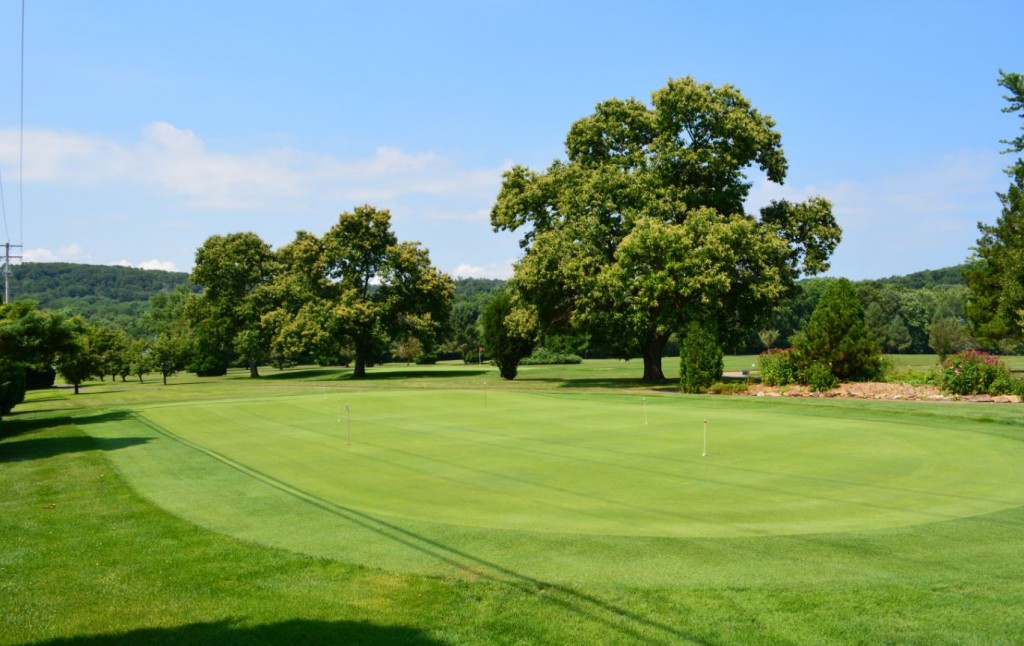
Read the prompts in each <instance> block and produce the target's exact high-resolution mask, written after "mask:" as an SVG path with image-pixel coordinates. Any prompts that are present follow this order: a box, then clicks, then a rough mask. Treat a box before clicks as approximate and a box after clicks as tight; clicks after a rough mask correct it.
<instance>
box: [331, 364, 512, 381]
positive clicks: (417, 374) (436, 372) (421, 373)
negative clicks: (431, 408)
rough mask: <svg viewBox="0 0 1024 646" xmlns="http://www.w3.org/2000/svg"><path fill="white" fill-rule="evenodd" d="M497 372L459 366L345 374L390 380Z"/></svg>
mask: <svg viewBox="0 0 1024 646" xmlns="http://www.w3.org/2000/svg"><path fill="white" fill-rule="evenodd" d="M492 374H495V373H494V371H493V370H489V369H487V368H468V369H463V368H459V369H458V370H452V369H445V368H434V369H431V368H427V369H423V368H413V367H410V368H409V369H408V370H388V371H387V372H375V371H374V370H373V369H372V368H370V369H368V370H367V371H366V375H365V376H363V377H353V376H352V375H351V374H348V375H344V376H343V378H344V379H345V380H346V381H388V380H391V379H424V378H434V379H462V378H464V377H479V376H481V375H492Z"/></svg>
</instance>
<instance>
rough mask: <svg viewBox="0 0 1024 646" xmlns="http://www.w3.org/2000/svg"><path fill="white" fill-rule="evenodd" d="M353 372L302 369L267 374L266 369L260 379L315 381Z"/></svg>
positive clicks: (345, 369) (261, 372)
mask: <svg viewBox="0 0 1024 646" xmlns="http://www.w3.org/2000/svg"><path fill="white" fill-rule="evenodd" d="M348 372H351V370H350V369H348V368H300V369H298V370H290V369H287V368H286V369H284V370H275V371H274V372H267V371H266V370H265V369H264V370H260V377H259V378H260V379H270V380H279V381H289V380H292V379H313V378H317V377H320V378H323V377H341V376H344V375H345V374H346V373H348Z"/></svg>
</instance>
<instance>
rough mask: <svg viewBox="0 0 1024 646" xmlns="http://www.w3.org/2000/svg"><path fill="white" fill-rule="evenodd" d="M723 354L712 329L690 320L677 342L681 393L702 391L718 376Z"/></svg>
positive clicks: (721, 367)
mask: <svg viewBox="0 0 1024 646" xmlns="http://www.w3.org/2000/svg"><path fill="white" fill-rule="evenodd" d="M723 366H724V353H723V352H722V348H721V346H719V345H718V338H717V337H716V335H715V333H714V331H713V329H712V328H711V327H710V326H708V325H705V324H702V323H700V322H699V321H691V322H690V324H689V325H687V326H686V330H684V332H683V338H682V340H681V342H680V344H679V385H680V388H681V389H682V391H683V392H684V393H700V392H706V391H707V389H708V388H710V387H711V384H713V383H715V382H716V381H718V380H719V379H721V378H722V369H723Z"/></svg>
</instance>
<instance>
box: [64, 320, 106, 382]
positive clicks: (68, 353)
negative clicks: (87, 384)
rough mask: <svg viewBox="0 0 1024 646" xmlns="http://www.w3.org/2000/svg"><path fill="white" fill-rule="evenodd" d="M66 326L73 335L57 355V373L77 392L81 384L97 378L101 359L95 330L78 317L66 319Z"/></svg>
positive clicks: (100, 368) (100, 367)
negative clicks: (70, 342) (68, 343)
mask: <svg viewBox="0 0 1024 646" xmlns="http://www.w3.org/2000/svg"><path fill="white" fill-rule="evenodd" d="M67 325H68V327H69V329H70V330H71V331H72V334H73V342H72V344H71V346H70V347H68V348H65V349H64V350H62V351H61V352H60V353H59V354H58V355H57V372H58V373H59V374H60V376H61V377H63V378H64V380H65V381H66V382H68V383H69V384H71V385H72V386H74V387H75V394H76V395H77V394H78V392H79V387H80V386H81V385H82V382H83V381H85V380H86V379H88V378H89V377H94V376H98V375H99V374H100V371H101V370H102V369H103V368H102V362H103V359H102V357H101V356H100V354H99V353H98V352H97V350H96V334H95V329H94V328H93V327H92V326H90V325H89V324H88V323H87V322H86V321H85V319H83V318H82V317H80V316H73V317H71V318H70V319H68V322H67Z"/></svg>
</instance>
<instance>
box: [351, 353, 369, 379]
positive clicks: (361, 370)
mask: <svg viewBox="0 0 1024 646" xmlns="http://www.w3.org/2000/svg"><path fill="white" fill-rule="evenodd" d="M365 376H366V359H365V358H364V357H362V356H360V355H359V353H356V365H355V367H354V368H352V377H354V378H361V377H365Z"/></svg>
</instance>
